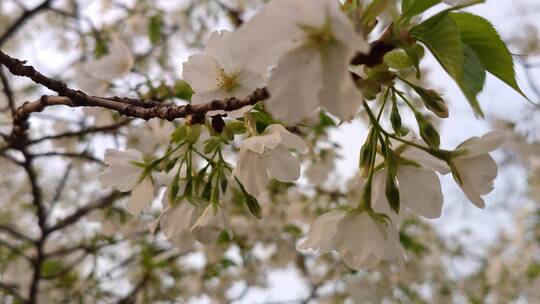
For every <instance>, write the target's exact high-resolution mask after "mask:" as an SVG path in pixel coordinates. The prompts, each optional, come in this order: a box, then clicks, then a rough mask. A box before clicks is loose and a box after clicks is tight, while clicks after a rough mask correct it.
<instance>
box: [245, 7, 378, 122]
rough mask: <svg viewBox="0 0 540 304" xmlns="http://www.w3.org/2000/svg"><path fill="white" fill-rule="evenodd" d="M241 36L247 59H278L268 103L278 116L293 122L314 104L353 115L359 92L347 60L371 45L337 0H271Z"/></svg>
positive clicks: (258, 63)
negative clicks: (351, 76) (360, 33)
mask: <svg viewBox="0 0 540 304" xmlns="http://www.w3.org/2000/svg"><path fill="white" fill-rule="evenodd" d="M239 36H240V37H241V39H242V41H243V45H244V48H243V52H244V54H245V55H244V56H243V57H244V58H245V60H247V61H248V62H251V64H252V65H255V66H260V67H261V68H264V67H269V66H272V65H277V66H276V68H275V70H274V71H273V72H272V74H271V76H270V79H269V81H268V86H267V87H268V90H269V92H270V99H269V100H268V101H267V102H266V104H267V107H268V110H269V111H270V112H271V113H272V114H274V115H275V116H276V117H277V118H278V119H281V120H283V121H284V122H285V123H295V122H298V121H300V120H301V119H302V118H304V117H306V116H308V115H309V114H310V113H311V112H312V111H313V110H314V109H315V108H316V107H317V106H323V107H325V108H326V109H328V110H329V111H330V112H331V113H333V114H334V115H336V116H338V117H339V118H341V119H342V120H348V119H350V118H351V117H352V115H354V113H355V112H356V109H357V108H358V106H359V105H360V103H361V101H362V95H361V93H360V92H359V91H358V90H357V89H356V87H355V85H354V83H353V81H352V79H351V78H350V75H349V62H350V60H351V59H352V57H353V56H354V54H355V53H356V52H358V51H360V52H366V51H367V50H368V48H369V46H368V43H367V42H366V41H365V40H364V38H363V37H362V36H360V35H359V34H357V33H356V32H355V30H354V28H353V26H352V24H351V23H350V21H349V20H348V19H347V17H346V16H345V14H344V13H343V12H342V11H341V10H340V4H339V2H338V1H333V0H313V1H303V0H273V1H271V2H270V3H268V5H267V6H266V8H265V9H264V10H263V11H262V12H261V13H259V14H257V15H256V16H255V17H253V18H252V19H251V20H250V21H248V22H247V23H246V24H245V25H244V26H243V27H242V28H241V29H240V30H239ZM268 41H272V43H268ZM306 84H309V85H306Z"/></svg>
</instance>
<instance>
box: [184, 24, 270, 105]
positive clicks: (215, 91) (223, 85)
mask: <svg viewBox="0 0 540 304" xmlns="http://www.w3.org/2000/svg"><path fill="white" fill-rule="evenodd" d="M236 37H237V35H236V34H235V33H231V32H228V31H221V32H219V31H216V32H214V33H212V35H211V36H210V38H209V40H208V43H207V44H206V48H205V54H196V55H192V56H190V57H189V59H188V61H187V62H186V63H184V68H183V72H182V75H183V77H184V79H185V80H186V81H187V82H188V83H189V84H190V85H191V87H192V88H193V90H194V91H195V94H194V95H193V96H192V98H191V101H192V102H193V103H194V104H200V103H205V102H209V101H212V100H223V99H225V98H227V97H237V98H244V97H246V96H248V95H250V94H251V93H253V91H255V89H257V88H262V87H264V85H265V73H258V72H256V71H255V70H253V69H252V68H251V67H250V66H248V65H246V64H245V62H244V60H243V59H242V58H241V57H240V56H239V55H238V54H237V53H236V52H235V48H236V47H238V43H239V42H238V41H237V39H236Z"/></svg>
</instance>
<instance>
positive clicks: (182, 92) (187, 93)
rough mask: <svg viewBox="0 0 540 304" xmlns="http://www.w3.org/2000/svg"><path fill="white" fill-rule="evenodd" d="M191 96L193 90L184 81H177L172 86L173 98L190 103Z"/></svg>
mask: <svg viewBox="0 0 540 304" xmlns="http://www.w3.org/2000/svg"><path fill="white" fill-rule="evenodd" d="M192 95H193V89H192V88H191V86H190V85H189V83H187V82H186V81H185V80H178V81H176V83H175V84H174V96H175V97H176V98H180V99H183V100H187V101H190V100H191V96H192Z"/></svg>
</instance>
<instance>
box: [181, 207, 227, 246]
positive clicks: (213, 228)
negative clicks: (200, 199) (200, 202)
mask: <svg viewBox="0 0 540 304" xmlns="http://www.w3.org/2000/svg"><path fill="white" fill-rule="evenodd" d="M221 231H225V232H227V234H228V236H229V238H231V239H232V237H233V233H232V230H231V223H230V220H229V215H228V214H227V212H226V211H225V209H223V208H221V207H214V206H213V205H212V204H209V205H208V207H206V209H205V210H204V212H203V213H202V215H201V216H200V217H199V219H197V221H196V222H195V224H193V227H191V232H192V233H193V236H194V237H195V238H196V239H197V240H198V241H199V242H201V243H203V244H209V243H212V242H214V241H215V240H216V239H217V238H218V236H219V233H221Z"/></svg>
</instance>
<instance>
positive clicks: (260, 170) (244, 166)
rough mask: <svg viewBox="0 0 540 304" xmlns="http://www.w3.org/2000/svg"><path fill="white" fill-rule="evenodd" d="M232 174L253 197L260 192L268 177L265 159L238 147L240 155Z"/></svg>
mask: <svg viewBox="0 0 540 304" xmlns="http://www.w3.org/2000/svg"><path fill="white" fill-rule="evenodd" d="M233 174H234V175H235V176H236V177H238V179H239V180H240V182H241V183H242V185H244V188H245V189H246V191H247V193H249V194H251V195H253V196H255V197H257V196H259V194H261V192H262V191H263V190H264V188H265V187H266V185H267V184H268V181H269V179H270V177H269V176H268V167H267V160H266V159H265V158H260V157H259V156H258V154H256V153H254V152H251V151H249V150H246V149H245V148H242V149H240V156H239V157H238V162H237V164H236V168H235V169H234V172H233Z"/></svg>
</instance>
